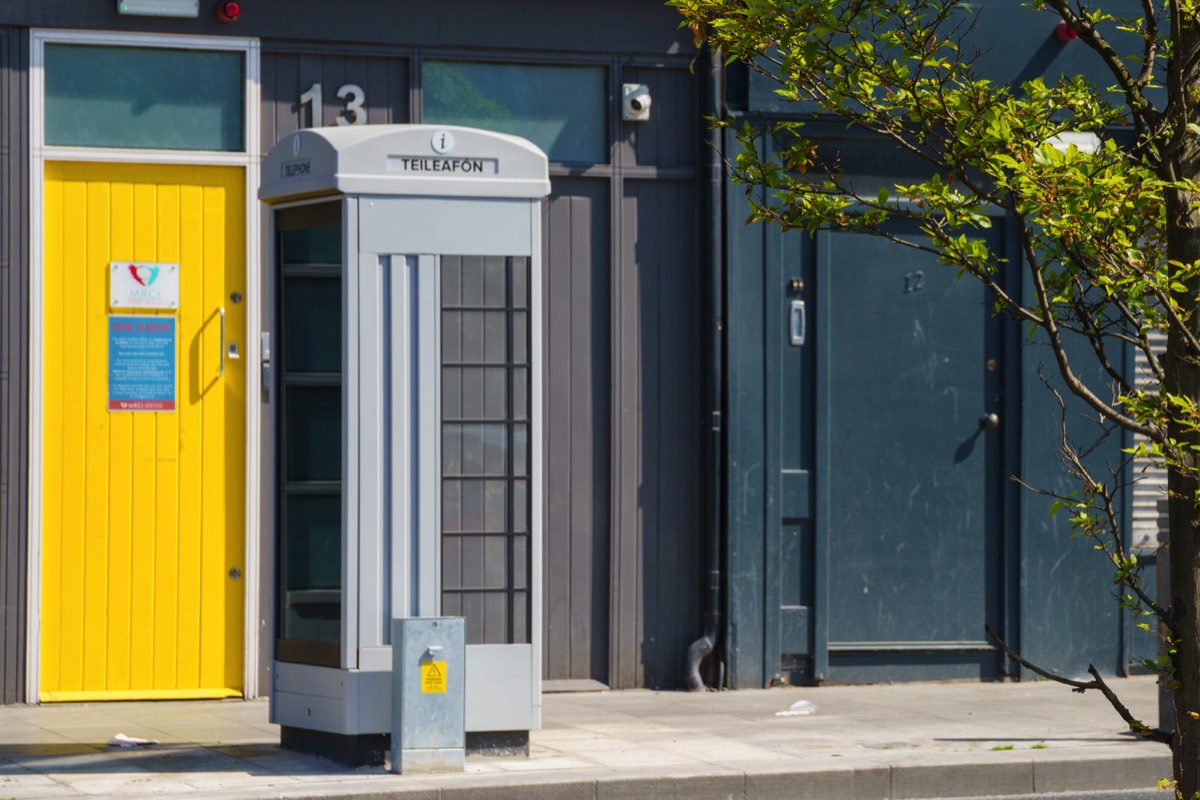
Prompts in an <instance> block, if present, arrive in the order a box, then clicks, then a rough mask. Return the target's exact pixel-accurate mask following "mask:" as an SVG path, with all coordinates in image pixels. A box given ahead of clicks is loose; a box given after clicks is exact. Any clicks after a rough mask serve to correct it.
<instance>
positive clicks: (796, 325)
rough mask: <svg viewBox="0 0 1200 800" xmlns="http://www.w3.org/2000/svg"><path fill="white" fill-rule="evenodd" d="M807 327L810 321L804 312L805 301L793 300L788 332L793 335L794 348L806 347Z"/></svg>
mask: <svg viewBox="0 0 1200 800" xmlns="http://www.w3.org/2000/svg"><path fill="white" fill-rule="evenodd" d="M807 327H808V319H807V314H806V313H805V310H804V301H803V300H793V301H792V311H791V314H790V315H789V320H788V332H789V333H790V334H791V341H792V346H793V347H803V346H804V332H805V329H806V328H807Z"/></svg>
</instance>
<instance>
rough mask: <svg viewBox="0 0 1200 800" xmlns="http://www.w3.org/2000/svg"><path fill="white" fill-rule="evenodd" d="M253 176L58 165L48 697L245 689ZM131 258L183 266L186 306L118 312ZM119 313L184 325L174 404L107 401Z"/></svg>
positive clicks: (46, 597) (51, 274)
mask: <svg viewBox="0 0 1200 800" xmlns="http://www.w3.org/2000/svg"><path fill="white" fill-rule="evenodd" d="M244 181H245V174H244V171H243V170H242V169H241V168H237V167H212V166H202V167H200V166H197V167H191V166H188V167H184V166H165V165H146V164H89V163H66V162H64V163H49V164H47V165H46V168H45V184H44V185H45V233H44V235H45V247H44V252H45V263H44V278H43V281H44V286H45V295H44V296H45V307H44V308H43V309H42V312H43V319H42V329H43V341H44V343H45V345H44V353H43V359H44V360H43V367H44V376H45V377H44V391H43V401H42V402H43V407H42V431H43V433H42V441H43V446H42V461H43V467H42V470H43V473H42V603H41V639H40V650H41V653H40V658H41V676H40V678H41V694H40V698H41V700H42V701H72V700H126V699H135V698H193V697H194V698H202V697H238V696H241V694H242V675H243V645H242V641H243V639H242V636H243V625H244V621H243V609H244V600H243V585H244V583H245V580H244V579H243V578H242V576H241V575H242V572H243V571H244V565H243V563H242V562H243V559H244V553H245V531H244V508H245V466H244V464H245V454H246V428H245V407H246V406H245V386H246V380H245V370H244V367H243V361H242V360H240V359H231V358H230V355H231V354H232V353H231V351H230V343H236V346H237V349H238V351H239V353H240V351H241V350H242V349H243V348H244V346H245V338H246V337H245V330H246V317H245V311H246V303H245V301H244V300H243V297H244V295H245V291H246V287H245V276H246V264H245V252H246V246H245V237H246V233H245V219H246V215H245V183H244ZM122 260H123V261H132V262H154V263H159V264H161V263H166V264H169V265H175V264H177V265H178V270H177V272H178V276H179V305H178V309H177V310H175V311H166V310H154V311H149V310H136V311H130V310H127V309H123V308H116V309H114V308H111V307H110V305H109V304H110V294H109V281H110V277H109V274H110V264H111V262H114V261H122ZM110 314H120V315H130V316H141V315H145V316H151V317H153V316H156V315H157V316H167V317H173V318H174V319H175V320H176V322H175V331H176V333H175V336H176V338H175V347H174V350H175V355H174V357H175V363H174V366H175V370H174V373H175V404H174V405H175V409H174V410H173V411H110V410H109V389H110V382H109V373H108V368H109V350H110V339H109V324H108V323H109V320H108V317H109V315H110ZM222 329H223V330H222ZM169 350H170V347H169V345H168V346H167V347H164V348H163V351H162V352H161V353H160V354H159V356H160V358H161V359H162V360H163V361H164V362H169ZM165 383H166V384H167V385H168V386H169V383H170V381H169V380H167V381H165Z"/></svg>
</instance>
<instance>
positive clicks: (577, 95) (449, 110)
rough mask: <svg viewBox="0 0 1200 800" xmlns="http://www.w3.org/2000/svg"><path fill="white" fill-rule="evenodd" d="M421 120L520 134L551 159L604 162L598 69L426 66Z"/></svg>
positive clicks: (460, 64) (602, 105)
mask: <svg viewBox="0 0 1200 800" xmlns="http://www.w3.org/2000/svg"><path fill="white" fill-rule="evenodd" d="M421 82H422V86H423V97H424V117H425V122H433V123H445V124H448V125H469V126H472V127H476V128H486V129H488V130H493V131H499V132H500V133H511V134H515V135H517V136H524V137H525V138H526V139H528V140H529V141H531V142H533V143H534V144H536V145H537V146H538V147H540V148H542V150H544V151H545V152H546V155H548V156H549V157H550V160H551V161H571V162H586V163H603V162H605V161H607V160H608V158H607V152H606V151H607V142H606V140H605V136H604V128H605V113H604V111H605V108H606V105H607V104H606V103H605V91H604V68H603V67H599V66H597V67H555V66H545V65H536V66H535V65H530V64H492V63H487V64H483V63H471V62H465V61H426V62H424V64H423V68H422V71H421Z"/></svg>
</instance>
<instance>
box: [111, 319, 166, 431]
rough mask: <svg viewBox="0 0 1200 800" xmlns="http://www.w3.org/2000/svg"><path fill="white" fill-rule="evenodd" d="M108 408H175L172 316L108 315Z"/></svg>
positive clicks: (122, 409)
mask: <svg viewBox="0 0 1200 800" xmlns="http://www.w3.org/2000/svg"><path fill="white" fill-rule="evenodd" d="M108 410H109V411H174V410H175V318H174V317H166V316H162V317H109V318H108Z"/></svg>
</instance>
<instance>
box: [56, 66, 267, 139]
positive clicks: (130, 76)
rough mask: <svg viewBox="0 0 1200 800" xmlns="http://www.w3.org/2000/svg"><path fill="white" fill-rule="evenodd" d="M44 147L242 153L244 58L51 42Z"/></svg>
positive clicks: (243, 135)
mask: <svg viewBox="0 0 1200 800" xmlns="http://www.w3.org/2000/svg"><path fill="white" fill-rule="evenodd" d="M44 69H45V105H46V108H45V139H46V144H47V145H60V146H67V147H117V148H137V149H157V150H211V151H223V152H239V151H242V150H244V149H245V133H244V130H245V99H244V97H245V96H244V91H245V74H246V67H245V54H244V53H243V52H240V51H234V50H192V49H175V48H165V47H116V46H106V45H91V44H67V43H47V44H46V50H45V62H44Z"/></svg>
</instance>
